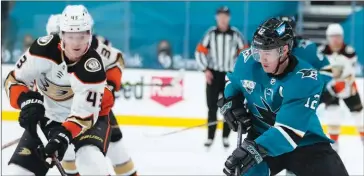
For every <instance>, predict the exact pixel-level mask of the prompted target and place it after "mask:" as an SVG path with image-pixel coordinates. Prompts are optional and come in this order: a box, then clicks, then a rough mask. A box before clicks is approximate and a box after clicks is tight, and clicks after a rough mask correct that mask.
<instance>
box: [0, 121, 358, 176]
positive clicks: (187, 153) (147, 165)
mask: <svg viewBox="0 0 364 176" xmlns="http://www.w3.org/2000/svg"><path fill="white" fill-rule="evenodd" d="M1 128H2V129H1V137H2V144H5V143H7V142H9V141H11V140H13V139H16V138H18V137H20V136H21V134H22V132H23V129H22V128H21V127H20V126H19V125H18V123H16V122H2V127H1ZM121 128H122V132H123V136H124V137H123V140H124V145H125V146H126V148H127V150H128V152H129V154H130V155H131V156H132V159H133V160H134V163H135V165H136V167H137V170H138V173H139V174H138V175H223V172H222V169H223V164H224V161H225V159H226V158H227V156H228V155H229V154H230V153H231V152H232V150H234V148H235V146H236V141H235V140H236V134H235V133H232V134H231V135H230V141H231V147H230V149H228V150H225V149H224V148H223V147H222V140H221V137H220V136H221V131H217V134H216V139H215V141H214V144H213V146H212V147H211V149H210V150H206V148H205V147H204V146H203V142H204V140H205V138H206V135H207V134H206V133H207V132H206V129H203V128H199V129H193V130H189V131H185V132H181V133H178V134H173V135H170V136H165V137H151V136H155V135H158V134H161V133H166V132H169V131H174V130H176V129H175V128H157V127H136V126H122V127H121ZM339 141H340V152H339V154H340V156H341V157H342V159H343V161H344V163H345V166H346V167H347V169H348V171H349V174H350V175H364V171H363V166H364V164H363V158H364V154H363V146H362V143H361V141H360V139H359V137H358V136H341V137H340V139H339ZM14 150H15V145H14V146H12V147H9V148H7V149H5V150H2V153H1V155H2V156H1V166H2V167H1V173H2V175H7V174H8V173H9V170H8V168H7V162H8V160H9V158H10V157H11V155H12V153H13V152H14ZM284 173H285V172H282V174H283V175H285V174H284ZM282 174H280V175H282ZM48 175H59V174H58V172H57V170H56V169H52V170H51V171H50V172H49V174H48Z"/></svg>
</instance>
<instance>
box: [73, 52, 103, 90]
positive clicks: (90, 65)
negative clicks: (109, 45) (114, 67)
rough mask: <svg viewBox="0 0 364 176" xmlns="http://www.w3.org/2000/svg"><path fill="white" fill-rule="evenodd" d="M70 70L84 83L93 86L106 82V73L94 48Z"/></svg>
mask: <svg viewBox="0 0 364 176" xmlns="http://www.w3.org/2000/svg"><path fill="white" fill-rule="evenodd" d="M69 70H70V72H73V73H74V75H75V76H77V78H78V79H79V80H80V81H82V82H84V83H88V84H93V83H99V82H102V81H104V80H106V73H105V70H104V65H103V63H102V60H101V57H100V55H99V54H98V53H97V52H96V51H95V50H94V49H92V48H90V49H89V51H88V52H87V53H86V54H85V55H84V56H83V57H82V58H81V60H80V61H79V62H78V63H77V64H76V65H74V66H72V67H71V68H70V69H69Z"/></svg>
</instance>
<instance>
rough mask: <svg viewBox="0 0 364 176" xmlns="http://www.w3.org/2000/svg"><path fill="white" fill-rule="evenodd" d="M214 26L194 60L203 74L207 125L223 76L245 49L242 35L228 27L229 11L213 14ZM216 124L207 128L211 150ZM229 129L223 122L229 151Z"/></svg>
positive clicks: (211, 119)
mask: <svg viewBox="0 0 364 176" xmlns="http://www.w3.org/2000/svg"><path fill="white" fill-rule="evenodd" d="M216 22H217V25H216V26H213V27H211V28H210V29H209V30H208V31H207V32H206V34H205V36H204V37H203V38H202V40H201V42H200V43H199V44H198V46H197V49H196V53H195V57H196V60H197V63H198V64H199V66H200V67H201V69H202V70H203V71H204V73H205V77H206V83H207V85H206V97H207V107H208V122H215V121H216V120H217V100H218V98H219V94H220V93H221V94H223V93H224V87H225V75H226V72H230V71H232V69H233V66H234V62H235V59H236V57H237V55H238V54H239V52H240V51H241V50H242V49H244V43H243V40H242V35H241V34H240V32H239V31H238V29H237V28H235V27H232V26H230V24H229V23H230V10H229V9H228V8H227V7H221V8H219V9H217V12H216ZM216 126H217V125H211V126H209V127H208V136H207V141H206V142H205V146H206V147H210V146H211V144H212V142H213V140H214V137H215V131H216ZM229 134H230V129H229V127H228V125H227V124H226V123H224V127H223V133H222V136H223V145H224V147H225V148H228V147H229V146H230V145H229V140H228V136H229Z"/></svg>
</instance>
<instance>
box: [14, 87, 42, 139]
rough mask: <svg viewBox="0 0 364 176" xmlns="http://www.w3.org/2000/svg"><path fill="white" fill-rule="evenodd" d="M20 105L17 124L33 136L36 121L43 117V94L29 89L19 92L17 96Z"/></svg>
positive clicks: (35, 129)
mask: <svg viewBox="0 0 364 176" xmlns="http://www.w3.org/2000/svg"><path fill="white" fill-rule="evenodd" d="M17 103H18V106H19V107H20V109H21V111H20V115H19V124H20V126H21V127H23V128H24V129H25V130H27V131H28V132H29V133H30V134H31V135H32V136H33V137H36V136H38V135H37V123H38V121H39V120H40V119H41V118H43V117H44V114H45V108H44V106H43V96H42V95H41V94H40V93H39V92H33V91H29V92H26V93H24V92H23V93H21V94H20V95H19V98H18V102H17Z"/></svg>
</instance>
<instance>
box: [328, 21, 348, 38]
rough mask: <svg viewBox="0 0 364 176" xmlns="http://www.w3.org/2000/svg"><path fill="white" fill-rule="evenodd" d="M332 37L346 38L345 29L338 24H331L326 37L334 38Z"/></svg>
mask: <svg viewBox="0 0 364 176" xmlns="http://www.w3.org/2000/svg"><path fill="white" fill-rule="evenodd" d="M332 35H341V36H344V29H343V27H341V25H340V24H338V23H333V24H329V26H328V27H327V29H326V37H329V36H332Z"/></svg>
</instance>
